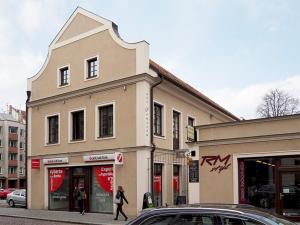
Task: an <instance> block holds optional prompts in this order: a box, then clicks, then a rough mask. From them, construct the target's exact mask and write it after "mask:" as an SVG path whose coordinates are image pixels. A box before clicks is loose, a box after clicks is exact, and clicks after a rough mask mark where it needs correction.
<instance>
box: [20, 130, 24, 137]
mask: <svg viewBox="0 0 300 225" xmlns="http://www.w3.org/2000/svg"><path fill="white" fill-rule="evenodd" d="M20 135H21V136H22V137H23V136H24V129H20Z"/></svg>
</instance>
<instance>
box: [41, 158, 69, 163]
mask: <svg viewBox="0 0 300 225" xmlns="http://www.w3.org/2000/svg"><path fill="white" fill-rule="evenodd" d="M66 163H69V158H68V157H65V158H52V159H43V164H44V165H52V164H66Z"/></svg>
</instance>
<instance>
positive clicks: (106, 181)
mask: <svg viewBox="0 0 300 225" xmlns="http://www.w3.org/2000/svg"><path fill="white" fill-rule="evenodd" d="M94 171H95V174H94V175H95V176H96V179H97V182H98V184H99V186H100V187H101V188H103V189H104V190H105V191H106V192H113V183H114V173H113V166H112V165H104V166H95V170H94Z"/></svg>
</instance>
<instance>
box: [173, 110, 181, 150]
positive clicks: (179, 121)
mask: <svg viewBox="0 0 300 225" xmlns="http://www.w3.org/2000/svg"><path fill="white" fill-rule="evenodd" d="M174 111H175V112H178V113H179V114H180V116H179V149H182V146H183V135H182V134H183V133H182V122H183V119H182V116H183V114H182V112H181V111H180V110H178V109H176V108H172V111H171V113H172V114H171V115H172V116H171V118H172V121H171V133H172V141H171V143H172V144H171V149H172V150H173V112H174Z"/></svg>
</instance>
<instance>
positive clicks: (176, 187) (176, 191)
mask: <svg viewBox="0 0 300 225" xmlns="http://www.w3.org/2000/svg"><path fill="white" fill-rule="evenodd" d="M179 195H180V166H179V165H173V202H174V204H177V197H178V196H179Z"/></svg>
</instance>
